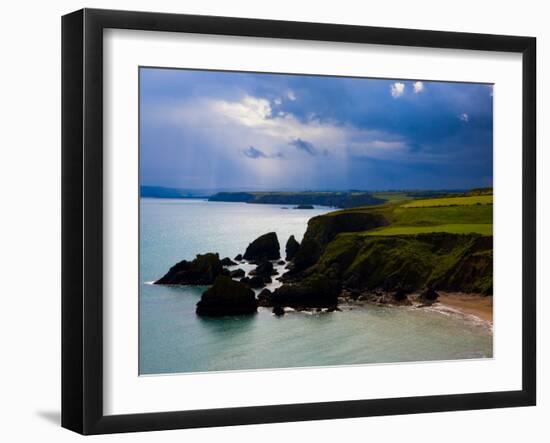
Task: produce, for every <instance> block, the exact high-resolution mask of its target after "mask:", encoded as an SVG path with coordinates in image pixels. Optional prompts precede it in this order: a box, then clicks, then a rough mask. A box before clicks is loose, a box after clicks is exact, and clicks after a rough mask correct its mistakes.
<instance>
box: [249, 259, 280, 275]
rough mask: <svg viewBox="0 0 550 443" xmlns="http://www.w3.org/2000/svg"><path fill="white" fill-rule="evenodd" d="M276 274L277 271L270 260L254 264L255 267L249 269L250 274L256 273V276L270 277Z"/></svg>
mask: <svg viewBox="0 0 550 443" xmlns="http://www.w3.org/2000/svg"><path fill="white" fill-rule="evenodd" d="M276 274H277V271H276V270H275V269H274V268H273V263H271V262H270V261H264V262H262V263H260V264H259V265H258V266H256V269H253V270H252V271H250V275H257V276H258V277H271V276H272V275H276Z"/></svg>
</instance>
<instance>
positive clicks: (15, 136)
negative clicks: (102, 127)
mask: <svg viewBox="0 0 550 443" xmlns="http://www.w3.org/2000/svg"><path fill="white" fill-rule="evenodd" d="M84 6H87V7H96V8H111V9H113V8H114V9H137V10H156V11H166V12H178V13H194V14H211V15H230V16H231V15H232V16H243V17H245V16H246V17H258V18H277V19H286V20H302V21H319V22H333V23H350V24H357V25H375V26H392V27H410V28H420V29H438V30H452V31H471V32H484V33H499V34H518V35H532V36H536V37H537V38H538V45H539V46H538V54H539V58H538V91H539V93H538V111H539V115H538V124H539V136H538V144H539V152H541V151H542V145H543V139H542V137H543V135H544V133H545V130H546V128H545V127H544V124H543V123H544V122H545V121H546V122H547V121H548V120H549V119H550V111H548V110H547V111H546V114H545V113H543V102H544V104H546V105H548V104H549V103H550V97H549V92H548V89H546V88H545V87H544V86H545V85H543V78H544V77H545V76H546V77H549V76H550V66H549V63H550V61H549V60H548V58H547V57H548V56H549V55H550V52H549V49H550V28H549V27H548V17H547V13H546V14H545V8H544V6H545V4H544V2H541V1H534V0H524V1H521V2H518V1H514V2H509V1H500V2H491V3H489V2H485V3H483V2H480V1H470V0H462V1H461V2H453V3H449V2H443V1H426V0H419V1H415V2H411V1H406V0H394V1H392V2H380V1H376V2H374V1H373V2H370V4H369V3H367V2H358V1H352V0H340V1H338V2H330V4H329V3H328V2H326V3H325V4H323V3H322V2H320V1H319V0H316V1H312V2H305V1H303V2H301V3H300V2H298V1H296V0H278V1H276V2H262V1H250V2H249V1H245V0H232V1H225V2H224V1H223V0H201V1H195V2H169V1H166V0H156V1H154V2H152V1H144V0H134V1H129V0H112V1H110V2H107V1H97V0H89V1H88V2H81V1H67V0H64V1H61V0H53V1H50V2H38V1H35V2H30V1H27V2H24V1H19V2H15V1H11V2H4V4H3V5H2V24H1V26H0V32H1V38H0V45H1V46H0V48H1V52H0V55H1V60H2V65H1V68H0V112H1V115H0V117H1V120H0V121H1V122H2V124H1V126H0V128H1V129H0V156H1V158H0V192H1V202H2V206H1V207H2V212H1V214H2V215H1V217H0V225H1V226H2V227H1V228H0V269H1V270H2V273H1V275H2V285H1V286H0V298H1V300H2V304H1V305H0V329H1V330H0V417H1V422H2V425H1V426H0V436H1V438H2V440H3V441H7V442H17V441H38V440H40V441H59V442H64V441H73V440H77V439H80V438H82V437H79V436H77V435H76V434H73V433H71V432H69V431H66V430H63V429H61V428H60V427H59V425H58V421H59V409H60V400H59V397H60V208H61V205H60V81H61V80H60V63H61V61H60V16H61V15H62V14H64V13H67V12H70V11H73V10H76V9H79V8H81V7H84ZM518 149H519V147H518ZM543 160H548V156H545V158H544V159H541V158H540V157H539V180H540V181H539V202H541V203H542V197H540V194H541V193H543V192H544V194H543V195H545V196H546V195H548V194H549V193H548V192H547V191H548V180H545V179H544V178H543V177H542V171H541V166H542V162H543ZM545 166H546V170H547V171H549V172H550V169H549V167H550V165H548V161H546V165H545ZM543 186H544V187H545V188H546V189H543ZM518 209H519V208H513V207H511V208H510V210H518ZM542 212H545V213H544V214H542V217H541V216H540V213H542ZM548 221H549V214H548V206H547V207H546V208H541V209H540V212H539V225H543V224H544V223H548ZM541 234H542V237H543V240H544V241H545V242H546V243H548V234H547V233H544V232H541ZM539 244H540V245H542V240H541V241H540V242H539ZM546 246H548V244H546ZM539 257H541V258H543V260H544V264H545V265H546V266H545V267H547V266H548V263H549V262H548V259H549V257H548V248H546V252H545V254H540V252H539ZM542 269H543V266H542V265H541V264H540V263H539V273H540V272H541V271H542ZM546 272H547V271H546ZM539 283H540V284H541V285H540V286H539V298H540V299H543V298H544V297H543V296H544V292H546V293H548V290H550V287H549V283H550V282H548V279H546V281H545V282H542V281H540V282H539ZM548 306H549V303H548V302H547V301H545V300H542V301H541V302H539V319H540V320H543V319H545V317H546V316H545V315H544V312H546V311H547V309H548ZM541 323H542V321H539V406H537V407H535V408H518V409H505V410H494V411H474V412H460V413H440V414H426V415H415V416H400V417H378V418H365V419H354V420H338V421H324V422H309V423H292V424H278V425H262V426H246V427H235V428H222V429H208V430H189V431H169V432H160V433H144V434H129V435H118V436H107V437H99V438H97V439H94V441H98V440H100V441H106V440H111V441H112V440H113V439H114V440H121V441H123V440H125V441H130V440H131V441H139V442H141V441H143V442H145V441H155V442H162V441H178V440H181V439H189V441H194V440H196V439H200V440H201V441H216V440H219V439H223V440H224V441H239V442H246V441H258V440H260V439H261V440H262V441H265V442H271V441H283V440H285V439H286V440H287V441H296V440H298V439H306V438H307V439H308V440H309V439H315V440H316V441H319V442H322V441H327V442H329V441H334V440H337V439H342V438H345V439H346V440H352V441H365V440H366V439H370V440H371V441H377V440H384V441H398V440H407V441H413V442H414V441H422V442H425V443H428V442H441V441H445V442H449V443H450V442H464V441H483V440H489V439H490V440H491V441H498V442H502V441H548V439H549V437H550V425H549V424H548V422H549V419H548V417H550V388H549V383H548V382H547V379H546V377H545V375H546V374H548V371H549V369H550V362H549V355H550V352H549V351H548V344H547V343H548V340H549V339H550V327H549V325H548V323H544V324H541ZM541 343H542V344H543V345H542V346H541ZM544 346H546V349H543V348H544ZM545 372H546V374H545ZM411 382H412V383H417V381H415V380H411Z"/></svg>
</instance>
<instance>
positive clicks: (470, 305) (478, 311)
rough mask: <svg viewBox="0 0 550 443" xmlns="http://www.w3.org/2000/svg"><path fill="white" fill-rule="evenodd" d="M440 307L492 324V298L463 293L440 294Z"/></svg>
mask: <svg viewBox="0 0 550 443" xmlns="http://www.w3.org/2000/svg"><path fill="white" fill-rule="evenodd" d="M438 302H439V304H440V305H442V306H444V307H447V308H450V309H454V310H457V311H460V312H461V313H462V314H465V315H473V316H474V317H477V318H479V319H480V320H483V321H486V322H489V323H490V324H491V325H492V324H493V296H492V295H480V294H466V293H463V292H440V293H439V299H438Z"/></svg>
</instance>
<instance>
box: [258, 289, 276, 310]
mask: <svg viewBox="0 0 550 443" xmlns="http://www.w3.org/2000/svg"><path fill="white" fill-rule="evenodd" d="M272 296H273V293H272V292H271V291H270V290H269V289H267V288H264V289H262V291H261V292H260V293H259V294H258V305H259V306H272V302H271V297H272Z"/></svg>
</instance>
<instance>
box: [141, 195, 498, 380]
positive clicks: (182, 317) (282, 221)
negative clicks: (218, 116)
mask: <svg viewBox="0 0 550 443" xmlns="http://www.w3.org/2000/svg"><path fill="white" fill-rule="evenodd" d="M331 210H332V209H331V208H323V207H315V208H314V209H303V210H298V209H292V206H284V205H262V204H247V203H225V202H208V201H206V200H199V199H148V198H142V199H141V201H140V276H139V278H140V286H139V288H140V294H139V328H140V331H139V332H140V334H139V360H140V361H139V372H140V374H141V375H153V374H172V373H185V372H205V371H228V370H252V369H273V368H290V367H309V366H334V365H354V364H373V363H392V362H418V361H433V360H455V359H471V358H491V357H492V352H493V351H492V349H493V337H492V330H491V328H490V327H489V326H488V325H487V324H486V323H484V322H482V321H478V320H477V319H476V318H475V317H471V316H464V315H460V314H459V313H453V312H451V311H448V310H444V309H438V308H435V309H432V308H430V309H425V308H423V309H418V308H413V307H378V306H373V305H366V306H361V305H349V306H342V307H341V308H342V312H332V313H311V312H290V313H287V314H286V315H284V316H283V317H275V316H274V315H273V314H272V313H271V309H268V308H259V309H258V313H257V314H255V315H252V316H246V317H222V318H202V317H198V316H197V315H196V314H195V305H196V303H197V302H198V301H199V300H200V297H201V294H202V292H203V291H204V290H205V288H206V287H191V286H181V287H175V286H172V287H171V286H161V285H153V284H151V283H152V282H153V281H155V280H156V279H158V278H160V277H161V276H162V275H164V274H165V273H166V271H167V270H168V269H169V268H170V267H171V266H172V265H174V264H175V263H176V262H178V261H180V260H183V259H187V260H191V259H193V258H194V257H195V256H196V255H197V254H199V253H206V252H218V253H219V254H220V258H223V257H230V258H233V257H235V256H236V255H237V254H239V253H244V251H245V249H246V247H247V245H248V244H249V243H250V242H252V241H253V240H254V239H255V238H257V237H258V236H260V235H262V234H265V233H267V232H271V231H275V232H276V233H277V236H278V238H279V243H280V244H281V254H282V255H284V245H285V244H286V241H287V239H288V237H289V236H290V235H294V236H295V237H296V239H297V240H298V241H301V239H302V237H303V235H304V233H305V230H306V228H307V222H308V220H309V219H310V218H311V217H314V216H316V215H320V214H324V213H326V212H329V211H331ZM240 267H242V268H244V269H245V270H246V271H247V272H248V270H250V269H252V266H240ZM278 284H279V283H278V282H274V283H273V284H272V285H271V286H268V287H271V288H274V287H275V286H277V285H278Z"/></svg>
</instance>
